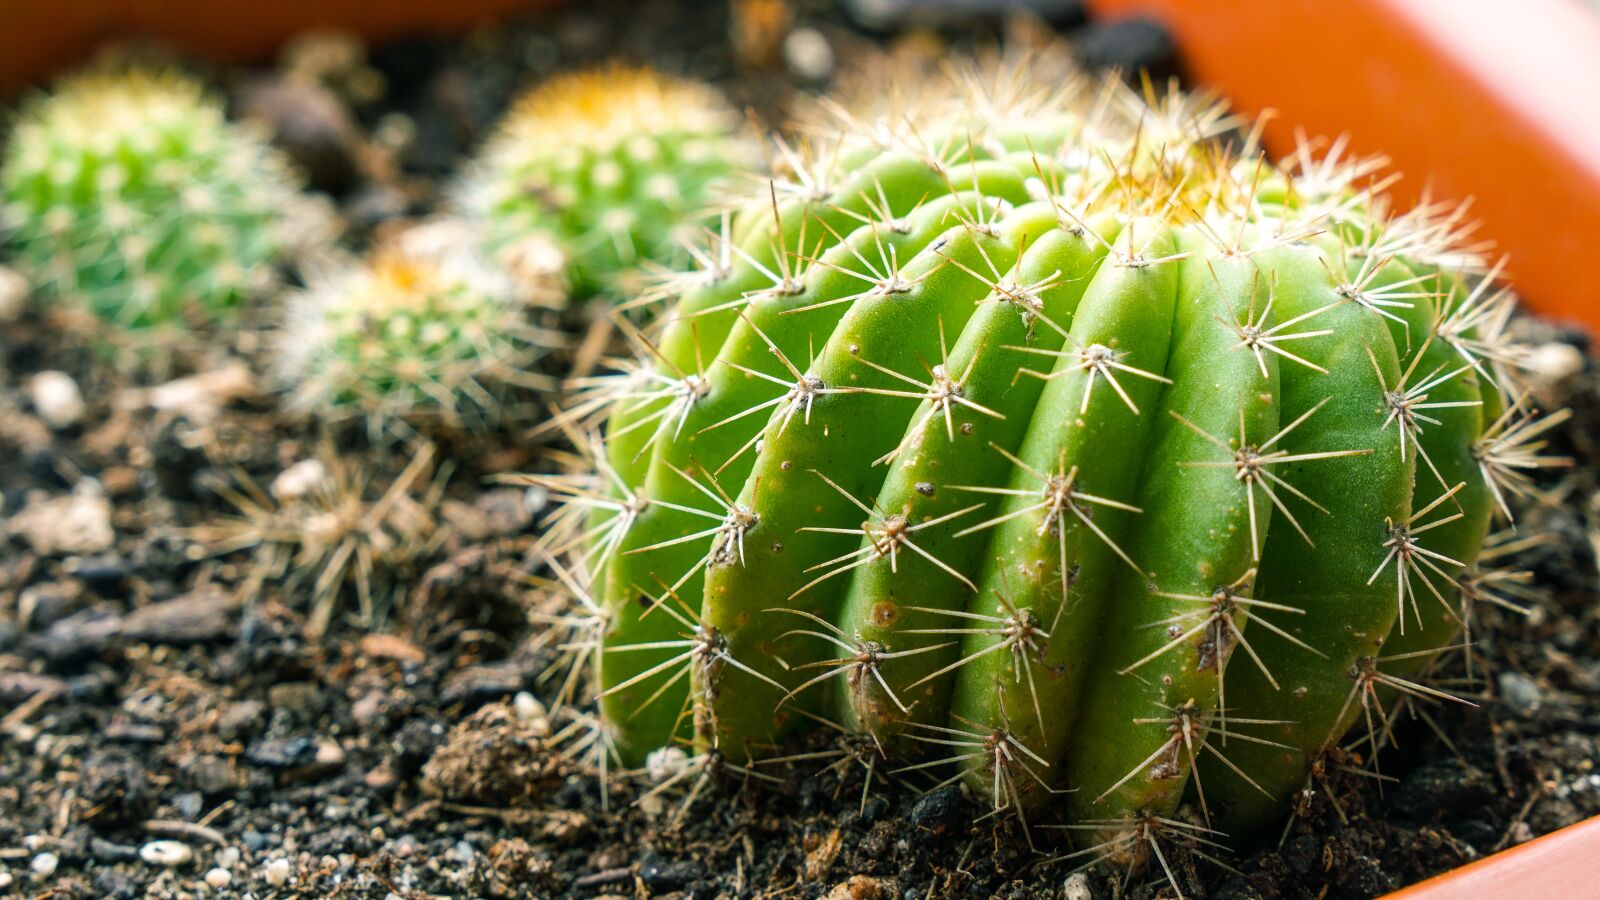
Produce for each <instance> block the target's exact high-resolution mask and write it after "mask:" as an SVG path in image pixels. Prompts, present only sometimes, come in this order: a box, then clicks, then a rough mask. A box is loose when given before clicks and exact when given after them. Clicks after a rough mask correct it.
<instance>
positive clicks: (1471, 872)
mask: <svg viewBox="0 0 1600 900" xmlns="http://www.w3.org/2000/svg"><path fill="white" fill-rule="evenodd" d="M1597 867H1600V817H1597V818H1593V819H1588V820H1586V821H1583V822H1579V823H1578V824H1576V825H1569V826H1567V827H1566V828H1563V829H1561V830H1560V831H1557V832H1553V833H1551V834H1547V835H1545V836H1544V837H1542V838H1538V839H1536V840H1532V841H1529V842H1527V843H1526V844H1519V845H1517V846H1515V847H1512V848H1511V849H1510V850H1505V851H1502V852H1500V853H1496V854H1495V855H1493V856H1487V857H1484V858H1483V859H1480V860H1478V861H1477V862H1474V863H1470V864H1468V865H1465V866H1462V867H1461V868H1459V869H1455V870H1454V871H1450V872H1446V873H1444V874H1443V875H1440V876H1438V877H1436V878H1430V879H1428V880H1427V881H1424V882H1422V883H1421V884H1416V885H1412V886H1411V887H1408V888H1406V889H1405V890H1403V891H1399V892H1398V893H1394V894H1390V895H1389V896H1388V898H1387V900H1482V898H1485V897H1496V898H1501V900H1520V898H1528V900H1547V898H1548V900H1555V898H1579V897H1600V871H1597Z"/></svg>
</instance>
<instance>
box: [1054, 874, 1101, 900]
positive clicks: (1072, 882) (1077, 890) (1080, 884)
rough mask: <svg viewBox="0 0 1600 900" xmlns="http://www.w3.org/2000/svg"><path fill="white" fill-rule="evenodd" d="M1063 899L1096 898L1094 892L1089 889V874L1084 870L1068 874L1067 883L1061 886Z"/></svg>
mask: <svg viewBox="0 0 1600 900" xmlns="http://www.w3.org/2000/svg"><path fill="white" fill-rule="evenodd" d="M1061 897H1062V900H1094V892H1093V891H1091V890H1090V889H1089V876H1088V875H1085V874H1084V873H1082V872H1074V873H1072V875H1070V876H1068V878H1067V883H1066V884H1064V885H1062V886H1061Z"/></svg>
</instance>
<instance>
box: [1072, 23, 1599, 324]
mask: <svg viewBox="0 0 1600 900" xmlns="http://www.w3.org/2000/svg"><path fill="white" fill-rule="evenodd" d="M1089 3H1090V7H1091V8H1092V10H1093V11H1094V12H1095V13H1096V14H1097V15H1099V16H1102V17H1111V16H1117V15H1130V14H1142V15H1149V16H1153V17H1155V18H1157V19H1159V20H1161V21H1162V22H1163V23H1165V24H1166V25H1167V26H1168V27H1169V28H1170V29H1171V30H1172V32H1173V34H1174V35H1175V37H1176V38H1177V41H1178V45H1179V48H1180V50H1181V52H1182V56H1183V58H1184V60H1185V61H1186V63H1187V64H1188V66H1189V68H1190V69H1191V70H1192V73H1193V74H1194V76H1195V77H1196V80H1197V81H1198V82H1199V83H1201V84H1204V85H1211V86H1215V87H1216V88H1218V89H1219V90H1220V91H1222V93H1223V94H1225V95H1226V96H1227V97H1229V98H1230V99H1231V100H1233V101H1234V103H1235V104H1236V105H1238V106H1239V107H1241V108H1243V109H1246V110H1250V111H1260V110H1265V109H1273V110H1276V111H1277V113H1278V119H1277V120H1276V122H1274V123H1273V125H1272V126H1271V127H1269V129H1268V131H1267V142H1268V146H1269V148H1270V149H1274V150H1277V151H1279V152H1281V151H1283V150H1284V149H1285V148H1287V147H1289V146H1292V141H1293V135H1294V130H1295V129H1296V128H1303V129H1305V130H1306V132H1308V133H1309V134H1311V135H1325V136H1329V137H1333V136H1336V135H1339V134H1342V133H1346V132H1348V133H1349V135H1350V137H1351V142H1352V146H1353V148H1354V149H1355V150H1356V151H1357V152H1361V153H1383V154H1386V155H1387V156H1388V157H1389V158H1390V159H1391V160H1393V162H1394V165H1395V168H1396V169H1397V170H1398V171H1400V172H1402V173H1405V175H1406V179H1405V180H1404V181H1402V182H1401V183H1400V185H1398V186H1397V187H1396V188H1395V189H1394V193H1395V195H1396V196H1397V198H1398V199H1400V200H1401V201H1402V202H1412V201H1414V200H1415V199H1416V198H1417V196H1418V195H1419V193H1420V192H1421V191H1422V190H1423V189H1424V188H1425V187H1431V188H1432V191H1433V196H1434V197H1435V198H1439V199H1443V198H1451V199H1457V200H1463V199H1467V198H1469V197H1470V198H1472V199H1473V200H1474V205H1473V212H1474V214H1476V215H1477V216H1478V217H1481V219H1482V220H1483V226H1484V227H1483V231H1482V234H1483V236H1485V237H1488V238H1492V239H1493V240H1494V241H1495V242H1496V243H1497V244H1498V246H1499V247H1500V249H1502V250H1504V251H1505V252H1507V253H1509V254H1510V258H1511V267H1510V271H1511V275H1512V278H1513V281H1514V283H1515V284H1516V285H1517V288H1518V290H1519V291H1520V292H1521V293H1522V294H1523V296H1524V297H1525V298H1526V299H1527V300H1528V302H1529V304H1530V305H1531V306H1533V307H1534V308H1535V309H1537V310H1539V311H1540V312H1543V313H1545V314H1546V315H1550V316H1555V317H1558V318H1568V319H1575V320H1579V321H1582V322H1584V323H1586V324H1588V325H1589V327H1590V328H1591V329H1596V330H1600V94H1597V91H1600V14H1597V13H1595V12H1594V11H1592V10H1591V9H1589V8H1587V5H1586V4H1585V3H1579V2H1573V0H1514V2H1512V0H1337V2H1331V0H1089Z"/></svg>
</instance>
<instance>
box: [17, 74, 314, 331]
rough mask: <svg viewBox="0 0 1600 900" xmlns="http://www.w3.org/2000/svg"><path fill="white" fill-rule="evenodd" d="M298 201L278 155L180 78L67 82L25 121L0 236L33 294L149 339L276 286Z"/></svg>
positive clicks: (204, 320)
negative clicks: (288, 217) (287, 213)
mask: <svg viewBox="0 0 1600 900" xmlns="http://www.w3.org/2000/svg"><path fill="white" fill-rule="evenodd" d="M295 192H296V186H295V183H294V180H293V179H292V178H291V177H290V175H289V172H288V170H287V168H286V165H285V162H284V161H283V159H282V158H281V157H280V156H279V154H278V153H277V152H275V151H274V150H272V149H271V148H270V147H268V146H267V145H266V143H264V142H263V141H262V140H261V139H260V138H259V137H258V136H257V135H256V134H254V133H252V132H251V131H249V130H248V129H246V128H244V127H242V126H239V125H236V124H233V123H230V122H229V121H228V120H227V119H226V117H225V116H224V115H223V110H222V105H221V103H220V102H219V101H217V100H216V99H215V98H212V97H209V96H207V95H206V93H205V91H204V90H203V89H202V88H201V86H200V85H199V84H198V83H197V82H195V81H193V80H191V79H189V78H187V77H185V76H182V75H179V74H176V73H172V72H156V71H143V70H135V71H131V72H125V73H117V74H110V73H97V74H90V75H82V76H79V77H76V78H73V79H71V80H68V81H66V82H65V83H63V84H62V85H61V86H60V87H59V88H58V89H57V90H56V91H55V92H54V93H52V94H50V95H48V96H45V97H42V98H40V99H38V100H36V101H34V102H33V103H32V104H31V105H30V106H29V107H28V108H27V109H26V110H25V111H24V112H23V113H22V114H21V116H20V118H19V120H18V122H17V125H16V128H15V130H14V131H13V132H12V134H11V139H10V142H9V145H8V146H7V148H6V153H5V161H4V165H3V167H0V201H3V207H0V214H3V224H4V228H5V231H6V233H7V237H8V238H9V241H10V244H11V247H12V249H13V251H14V252H15V254H16V263H17V266H18V267H19V268H20V269H21V270H22V271H23V272H24V273H25V274H26V275H27V276H28V278H29V279H30V280H31V281H32V282H33V283H34V286H35V288H36V289H38V290H39V291H40V292H41V293H42V294H44V295H45V296H53V297H55V298H58V299H59V300H60V301H61V302H63V303H66V304H81V305H82V306H84V307H86V308H87V309H88V310H90V311H91V312H93V313H94V315H96V316H98V317H99V318H101V319H103V320H105V321H107V322H110V323H113V324H115V325H117V326H119V328H120V329H125V330H128V331H134V332H139V333H143V334H145V335H146V336H147V337H148V335H149V332H150V331H151V330H153V329H170V328H175V327H180V328H181V327H184V326H186V325H202V326H203V325H208V324H211V323H213V322H215V321H217V320H218V319H220V318H221V317H223V316H225V315H227V314H228V313H229V312H230V311H231V310H232V309H233V308H234V307H235V306H236V305H237V304H238V303H239V302H240V300H241V299H243V298H245V297H246V296H248V295H250V294H252V293H255V292H257V291H259V290H261V289H263V288H265V287H266V286H268V285H269V284H270V283H271V282H272V281H273V279H274V276H275V272H274V264H275V262H276V261H277V259H278V256H279V253H280V249H281V248H282V247H283V245H284V243H285V240H284V238H285V235H284V234H283V233H282V231H281V224H280V223H281V221H282V219H281V217H282V215H283V212H284V210H285V209H287V208H289V207H290V206H291V205H292V204H291V200H292V198H293V197H294V196H295ZM158 342H159V341H158V339H156V338H149V340H148V341H146V342H145V343H149V344H156V343H158Z"/></svg>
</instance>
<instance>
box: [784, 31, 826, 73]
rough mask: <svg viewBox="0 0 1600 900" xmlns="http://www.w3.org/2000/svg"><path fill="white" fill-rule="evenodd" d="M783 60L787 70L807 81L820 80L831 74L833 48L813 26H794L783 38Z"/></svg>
mask: <svg viewBox="0 0 1600 900" xmlns="http://www.w3.org/2000/svg"><path fill="white" fill-rule="evenodd" d="M783 61H784V62H786V63H788V65H789V71H791V72H793V73H795V74H796V75H798V76H800V77H801V78H804V79H806V80H808V81H822V80H823V79H825V78H827V77H828V76H829V75H832V74H833V65H834V60H833V48H832V47H831V46H829V45H828V39H827V38H825V37H823V36H822V32H820V31H818V30H816V29H815V28H796V29H795V30H794V31H791V32H789V36H788V37H786V38H784V39H783Z"/></svg>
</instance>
